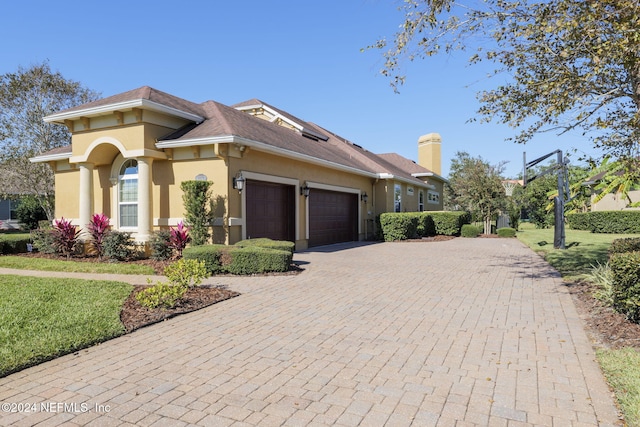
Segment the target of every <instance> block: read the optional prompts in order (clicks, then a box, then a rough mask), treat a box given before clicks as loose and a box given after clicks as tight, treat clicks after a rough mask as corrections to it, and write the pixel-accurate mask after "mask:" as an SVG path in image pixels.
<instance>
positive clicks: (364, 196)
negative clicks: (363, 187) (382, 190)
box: [360, 192, 369, 203]
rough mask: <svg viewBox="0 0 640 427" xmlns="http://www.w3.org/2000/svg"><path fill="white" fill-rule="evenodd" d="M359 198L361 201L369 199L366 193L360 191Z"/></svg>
mask: <svg viewBox="0 0 640 427" xmlns="http://www.w3.org/2000/svg"><path fill="white" fill-rule="evenodd" d="M360 200H362V201H363V202H365V203H367V200H369V196H367V193H366V192H365V193H362V194H361V195H360Z"/></svg>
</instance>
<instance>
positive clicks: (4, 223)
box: [0, 198, 20, 230]
mask: <svg viewBox="0 0 640 427" xmlns="http://www.w3.org/2000/svg"><path fill="white" fill-rule="evenodd" d="M19 203H20V202H19V201H18V200H14V199H9V198H0V230H11V229H18V228H20V224H19V223H18V216H17V215H16V208H17V207H18V204H19Z"/></svg>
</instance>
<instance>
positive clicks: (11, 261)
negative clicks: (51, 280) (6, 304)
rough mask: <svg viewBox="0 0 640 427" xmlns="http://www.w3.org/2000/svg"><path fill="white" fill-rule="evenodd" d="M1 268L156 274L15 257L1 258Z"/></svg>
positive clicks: (140, 268)
mask: <svg viewBox="0 0 640 427" xmlns="http://www.w3.org/2000/svg"><path fill="white" fill-rule="evenodd" d="M0 267H2V268H15V269H18V270H42V271H62V272H67V273H106V274H146V275H152V274H155V273H154V271H153V268H152V267H151V266H148V265H140V264H127V263H110V262H79V261H66V260H55V259H47V258H37V260H36V259H34V258H29V257H22V256H15V255H5V256H0Z"/></svg>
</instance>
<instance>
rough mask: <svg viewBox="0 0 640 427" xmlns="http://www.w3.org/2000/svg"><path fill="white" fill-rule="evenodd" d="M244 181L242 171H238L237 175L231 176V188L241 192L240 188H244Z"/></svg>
mask: <svg viewBox="0 0 640 427" xmlns="http://www.w3.org/2000/svg"><path fill="white" fill-rule="evenodd" d="M244 183H245V179H244V176H242V172H238V175H237V176H234V177H233V188H235V189H236V190H238V193H242V190H244Z"/></svg>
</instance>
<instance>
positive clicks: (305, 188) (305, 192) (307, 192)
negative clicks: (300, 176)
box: [300, 184, 311, 197]
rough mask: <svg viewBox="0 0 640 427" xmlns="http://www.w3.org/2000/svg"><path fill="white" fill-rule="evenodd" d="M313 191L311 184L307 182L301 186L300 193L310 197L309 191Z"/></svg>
mask: <svg viewBox="0 0 640 427" xmlns="http://www.w3.org/2000/svg"><path fill="white" fill-rule="evenodd" d="M310 191H311V189H310V188H309V186H308V185H307V184H305V185H304V187H300V195H301V196H304V197H309V192H310Z"/></svg>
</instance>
